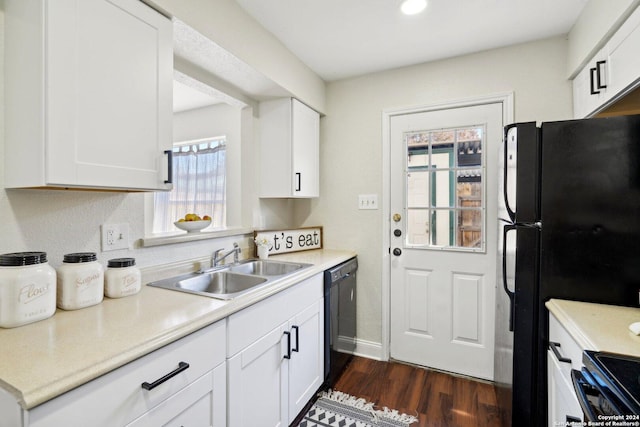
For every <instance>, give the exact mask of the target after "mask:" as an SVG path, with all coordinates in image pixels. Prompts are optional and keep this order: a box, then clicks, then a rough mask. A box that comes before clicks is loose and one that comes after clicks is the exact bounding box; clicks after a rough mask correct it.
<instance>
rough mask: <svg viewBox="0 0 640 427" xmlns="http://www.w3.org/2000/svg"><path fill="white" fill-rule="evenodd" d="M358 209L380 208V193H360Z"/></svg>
mask: <svg viewBox="0 0 640 427" xmlns="http://www.w3.org/2000/svg"><path fill="white" fill-rule="evenodd" d="M358 209H378V195H377V194H360V195H359V196H358Z"/></svg>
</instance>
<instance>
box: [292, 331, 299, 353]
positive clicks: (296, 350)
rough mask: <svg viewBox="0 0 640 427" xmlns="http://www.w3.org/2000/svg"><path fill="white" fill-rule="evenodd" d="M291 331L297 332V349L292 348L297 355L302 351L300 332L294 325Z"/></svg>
mask: <svg viewBox="0 0 640 427" xmlns="http://www.w3.org/2000/svg"><path fill="white" fill-rule="evenodd" d="M291 329H295V331H296V347H295V348H292V349H291V351H295V352H296V353H297V352H299V351H300V331H299V328H298V327H297V326H296V325H293V326H292V327H291Z"/></svg>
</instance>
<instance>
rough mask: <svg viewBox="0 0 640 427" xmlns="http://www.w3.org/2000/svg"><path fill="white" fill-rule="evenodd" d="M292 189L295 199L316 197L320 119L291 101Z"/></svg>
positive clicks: (318, 186) (317, 189)
mask: <svg viewBox="0 0 640 427" xmlns="http://www.w3.org/2000/svg"><path fill="white" fill-rule="evenodd" d="M292 126H293V129H292V135H293V137H292V139H293V148H292V152H293V188H292V194H293V196H295V197H318V196H319V195H320V184H319V169H320V167H319V164H320V163H319V156H320V151H319V147H320V145H319V140H320V117H319V115H318V113H316V112H315V111H313V110H312V109H311V108H309V107H307V106H306V105H304V104H302V103H301V102H300V101H298V100H296V99H293V100H292Z"/></svg>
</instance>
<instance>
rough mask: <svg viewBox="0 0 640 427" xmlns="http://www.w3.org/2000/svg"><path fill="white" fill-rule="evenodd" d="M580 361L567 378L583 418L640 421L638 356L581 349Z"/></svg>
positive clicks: (639, 361)
mask: <svg viewBox="0 0 640 427" xmlns="http://www.w3.org/2000/svg"><path fill="white" fill-rule="evenodd" d="M582 363H583V365H584V366H583V368H582V370H581V371H577V370H575V369H574V370H573V371H572V372H571V378H572V379H573V387H574V389H575V391H576V395H577V398H578V402H579V403H580V406H581V407H582V412H583V413H584V418H585V421H593V422H598V423H602V422H608V421H612V422H614V421H615V422H624V423H630V424H615V425H636V426H637V425H640V358H637V357H632V356H626V355H621V354H614V353H606V352H595V351H585V352H584V353H583V356H582ZM603 425H604V424H603ZM611 425H613V424H611Z"/></svg>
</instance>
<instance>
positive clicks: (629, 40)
mask: <svg viewBox="0 0 640 427" xmlns="http://www.w3.org/2000/svg"><path fill="white" fill-rule="evenodd" d="M607 47H608V49H609V72H610V76H611V79H610V80H611V86H612V87H611V93H612V94H616V95H617V94H619V93H620V92H624V91H625V90H627V89H628V88H629V87H630V86H631V87H632V86H633V84H634V83H635V82H637V81H638V79H640V55H638V52H639V51H640V8H639V9H636V11H635V12H634V13H633V14H632V15H631V16H630V17H629V18H628V19H627V21H626V22H625V23H624V24H623V25H622V27H620V29H619V30H618V31H617V32H616V33H615V34H614V35H613V37H611V40H610V41H609V43H608V44H607Z"/></svg>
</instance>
